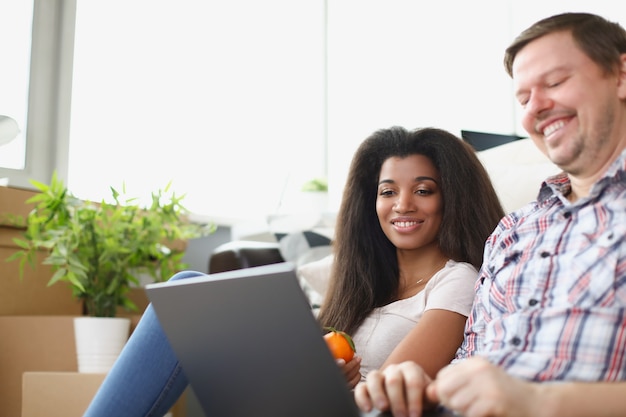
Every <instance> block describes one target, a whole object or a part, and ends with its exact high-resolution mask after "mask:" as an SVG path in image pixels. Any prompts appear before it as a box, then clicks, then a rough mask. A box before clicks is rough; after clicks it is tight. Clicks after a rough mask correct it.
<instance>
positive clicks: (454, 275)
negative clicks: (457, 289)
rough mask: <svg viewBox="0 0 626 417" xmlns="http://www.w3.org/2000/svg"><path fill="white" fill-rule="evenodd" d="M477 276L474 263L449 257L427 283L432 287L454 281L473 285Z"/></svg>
mask: <svg viewBox="0 0 626 417" xmlns="http://www.w3.org/2000/svg"><path fill="white" fill-rule="evenodd" d="M477 278H478V270H477V269H476V268H475V267H474V265H472V264H470V263H468V262H458V261H453V260H452V259H450V260H448V262H446V265H445V266H444V267H443V268H442V269H441V270H440V271H439V272H437V273H436V274H435V276H433V278H432V279H431V280H430V281H431V282H429V284H431V286H432V287H437V286H440V285H446V284H452V283H455V282H463V283H466V284H467V285H471V286H473V285H474V283H475V282H476V279H477Z"/></svg>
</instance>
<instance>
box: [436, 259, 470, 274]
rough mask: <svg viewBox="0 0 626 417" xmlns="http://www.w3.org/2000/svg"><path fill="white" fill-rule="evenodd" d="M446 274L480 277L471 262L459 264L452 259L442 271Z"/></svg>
mask: <svg viewBox="0 0 626 417" xmlns="http://www.w3.org/2000/svg"><path fill="white" fill-rule="evenodd" d="M440 272H443V273H446V274H469V275H472V274H473V275H474V276H476V275H478V270H477V269H476V268H475V267H474V265H472V264H471V263H469V262H458V261H453V260H452V259H450V260H448V262H446V265H445V266H444V267H443V269H442V270H441V271H440Z"/></svg>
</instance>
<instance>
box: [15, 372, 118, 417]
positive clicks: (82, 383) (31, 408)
mask: <svg viewBox="0 0 626 417" xmlns="http://www.w3.org/2000/svg"><path fill="white" fill-rule="evenodd" d="M105 376H106V374H79V373H78V372H25V373H24V377H23V379H22V417H82V415H83V414H84V413H85V410H86V409H87V407H88V406H89V402H90V401H91V399H92V398H93V396H94V395H95V393H96V391H98V388H99V387H100V384H101V383H102V381H103V380H104V377H105Z"/></svg>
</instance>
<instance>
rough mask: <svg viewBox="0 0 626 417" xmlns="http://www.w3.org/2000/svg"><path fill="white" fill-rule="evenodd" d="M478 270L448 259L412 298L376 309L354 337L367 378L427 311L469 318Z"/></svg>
mask: <svg viewBox="0 0 626 417" xmlns="http://www.w3.org/2000/svg"><path fill="white" fill-rule="evenodd" d="M477 277H478V271H476V269H475V268H474V267H473V266H472V265H471V264H469V263H465V262H455V261H452V260H449V261H448V262H447V263H446V265H445V266H444V267H443V268H442V269H440V270H439V271H438V272H437V273H436V274H435V275H433V276H432V277H431V279H430V280H429V281H428V282H427V283H426V286H425V287H424V289H423V290H421V291H420V292H418V293H417V294H415V295H414V296H413V297H410V298H406V299H404V300H398V301H395V302H393V303H391V304H387V305H386V306H383V307H379V308H376V309H375V310H374V311H372V312H371V313H370V315H369V316H368V317H367V318H366V319H365V321H364V322H363V323H362V324H361V326H360V327H359V329H358V330H357V331H356V332H355V334H353V335H352V339H353V340H354V344H355V347H356V352H357V355H358V356H360V357H361V358H362V360H361V375H362V379H364V378H365V376H366V375H367V373H368V372H369V371H371V370H373V369H379V368H380V367H381V366H382V364H383V362H385V360H386V359H387V357H388V356H389V354H390V353H391V352H392V351H393V349H394V348H395V347H396V346H397V345H398V343H400V341H401V340H402V339H404V337H405V336H406V335H407V334H408V333H409V331H411V329H413V327H414V326H415V325H416V324H417V322H418V321H419V319H420V318H421V317H422V315H423V314H424V312H425V311H427V310H432V309H440V310H449V311H453V312H455V313H459V314H462V315H464V316H466V317H467V316H468V315H469V312H470V309H471V307H472V302H473V300H474V284H475V283H476V279H477Z"/></svg>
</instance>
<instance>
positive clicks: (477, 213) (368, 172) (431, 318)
mask: <svg viewBox="0 0 626 417" xmlns="http://www.w3.org/2000/svg"><path fill="white" fill-rule="evenodd" d="M503 215H504V213H503V210H502V208H501V206H500V203H499V201H498V198H497V196H496V193H495V191H494V189H493V187H492V185H491V182H490V180H489V176H488V174H487V173H486V171H485V170H484V168H483V166H482V165H481V163H480V162H479V160H478V158H477V157H476V155H475V153H474V151H473V149H472V148H471V147H470V146H469V145H467V144H466V143H465V142H463V141H462V140H460V139H458V138H457V137H456V136H454V135H452V134H450V133H448V132H446V131H443V130H440V129H433V128H426V129H418V130H415V131H412V132H409V131H407V130H406V129H404V128H401V127H394V128H391V129H384V130H379V131H377V132H375V133H374V134H373V135H372V136H370V137H369V138H368V139H366V140H365V141H364V142H363V143H362V144H361V146H360V147H359V148H358V150H357V151H356V153H355V155H354V158H353V160H352V165H351V168H350V172H349V174H348V179H347V182H346V186H345V188H344V194H343V200H342V205H341V208H340V210H339V215H338V219H337V226H336V230H335V243H334V252H335V254H334V257H335V258H334V259H335V261H334V262H333V269H332V272H331V277H332V278H331V282H330V286H329V289H328V291H327V297H326V299H325V302H324V303H323V304H322V309H321V310H320V314H319V316H318V318H319V321H320V322H321V324H322V325H323V326H332V327H334V328H337V329H342V330H344V331H346V332H348V333H350V334H353V339H354V342H355V345H356V351H357V355H358V356H357V357H356V358H355V359H353V360H352V361H350V363H348V364H346V365H345V366H344V372H345V374H346V377H347V379H348V381H349V384H350V386H352V387H354V385H356V383H357V382H358V381H359V380H360V379H361V378H364V377H365V375H366V374H367V372H369V371H370V370H372V369H378V368H383V367H384V366H385V365H386V364H389V363H398V362H402V361H404V360H408V359H411V360H413V361H416V362H418V363H419V364H420V365H422V366H423V367H424V368H425V369H426V370H427V371H428V373H429V374H430V375H433V376H434V375H435V374H436V372H437V371H438V370H439V369H441V368H442V367H443V366H445V365H446V364H448V363H449V362H450V361H451V360H452V358H453V357H454V353H455V352H456V349H457V348H458V347H459V345H460V344H461V341H462V340H463V328H464V325H465V319H466V317H467V314H468V313H469V310H470V306H471V304H472V300H473V294H474V291H473V288H474V283H475V281H476V276H477V270H478V268H480V265H481V262H482V253H483V248H484V242H485V239H486V238H487V236H489V234H490V233H491V232H492V231H493V229H494V228H495V226H496V224H497V223H498V221H499V220H500V218H501V217H502V216H503ZM339 363H340V364H343V362H339ZM359 367H360V368H361V372H360V374H361V375H360V374H359Z"/></svg>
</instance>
